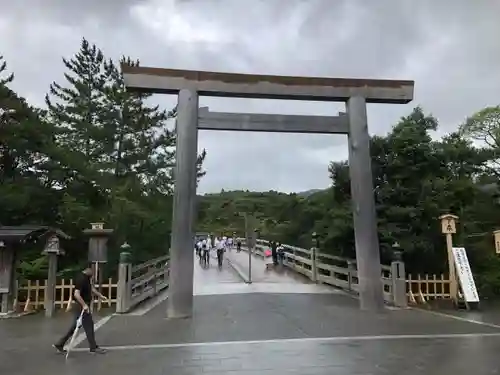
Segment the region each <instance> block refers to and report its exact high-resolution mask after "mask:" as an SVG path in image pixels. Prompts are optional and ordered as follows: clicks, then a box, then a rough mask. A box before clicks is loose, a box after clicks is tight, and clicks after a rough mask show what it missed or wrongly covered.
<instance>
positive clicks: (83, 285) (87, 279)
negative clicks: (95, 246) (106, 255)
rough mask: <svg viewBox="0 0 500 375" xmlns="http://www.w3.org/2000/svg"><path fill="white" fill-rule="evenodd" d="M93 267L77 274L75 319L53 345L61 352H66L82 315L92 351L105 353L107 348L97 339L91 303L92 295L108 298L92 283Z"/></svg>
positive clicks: (74, 291) (102, 298) (74, 301)
mask: <svg viewBox="0 0 500 375" xmlns="http://www.w3.org/2000/svg"><path fill="white" fill-rule="evenodd" d="M92 273H93V272H92V267H90V266H88V267H87V268H85V269H84V270H83V271H82V272H81V273H80V275H78V276H77V278H76V281H75V288H74V290H73V302H72V306H71V307H72V310H73V321H72V323H71V327H69V329H68V331H67V332H66V334H64V336H63V337H61V339H60V340H59V341H57V343H55V344H54V345H52V346H53V347H54V348H55V349H56V350H57V351H58V352H59V353H66V350H65V349H64V345H66V343H67V342H68V340H69V339H70V337H71V336H73V332H74V331H75V328H76V324H77V323H76V322H77V320H78V319H79V318H80V316H82V326H83V329H84V331H85V335H86V336H87V341H88V343H89V349H90V353H93V354H95V353H98V354H104V353H106V350H105V349H102V348H100V347H99V346H98V345H97V343H96V341H95V332H94V320H93V319H92V313H91V312H90V308H89V305H90V304H91V303H92V295H93V294H94V295H96V296H97V297H98V298H100V299H101V300H103V301H107V300H108V299H107V298H106V297H104V296H103V295H102V294H101V293H99V292H98V291H97V290H96V289H95V287H94V286H93V285H92Z"/></svg>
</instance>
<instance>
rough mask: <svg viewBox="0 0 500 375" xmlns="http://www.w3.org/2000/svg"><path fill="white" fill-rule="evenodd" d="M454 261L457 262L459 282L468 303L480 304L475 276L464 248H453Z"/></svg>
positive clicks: (456, 268)
mask: <svg viewBox="0 0 500 375" xmlns="http://www.w3.org/2000/svg"><path fill="white" fill-rule="evenodd" d="M452 250H453V259H454V260H455V270H456V271H455V272H456V275H457V276H458V281H459V282H460V286H461V287H462V291H463V293H464V299H465V301H466V302H479V294H478V293H477V289H476V283H475V282H474V276H473V275H472V271H471V268H470V264H469V259H468V258H467V252H466V251H465V248H464V247H453V248H452Z"/></svg>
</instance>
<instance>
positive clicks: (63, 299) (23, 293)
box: [15, 278, 117, 311]
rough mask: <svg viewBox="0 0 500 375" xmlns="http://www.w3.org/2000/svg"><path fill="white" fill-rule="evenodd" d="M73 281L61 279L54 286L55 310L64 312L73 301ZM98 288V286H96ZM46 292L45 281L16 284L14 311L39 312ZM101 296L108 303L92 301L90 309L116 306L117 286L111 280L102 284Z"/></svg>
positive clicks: (42, 306) (28, 281)
mask: <svg viewBox="0 0 500 375" xmlns="http://www.w3.org/2000/svg"><path fill="white" fill-rule="evenodd" d="M73 288H74V285H73V279H69V280H67V279H61V280H58V282H57V284H56V293H55V299H54V304H55V306H56V308H59V309H60V308H64V309H66V310H68V309H69V307H70V306H71V302H72V300H73V298H72V296H73ZM96 288H99V285H96ZM46 290H47V280H33V281H32V280H27V281H24V282H18V283H17V296H16V298H15V305H16V310H20V311H29V310H41V309H43V308H44V304H45V291H46ZM101 292H102V294H103V295H104V296H105V297H107V298H108V299H109V302H104V303H103V302H102V301H101V300H98V299H97V298H95V299H94V301H93V305H92V306H91V308H93V309H97V310H100V309H101V308H102V307H103V305H104V306H105V307H106V306H111V305H115V304H116V298H117V285H116V283H115V282H114V281H113V279H112V278H109V279H108V280H107V281H106V282H105V283H103V284H102V289H101Z"/></svg>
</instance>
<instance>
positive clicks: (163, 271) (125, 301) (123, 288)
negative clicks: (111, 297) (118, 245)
mask: <svg viewBox="0 0 500 375" xmlns="http://www.w3.org/2000/svg"><path fill="white" fill-rule="evenodd" d="M169 259H170V257H169V255H162V256H160V257H157V258H154V259H150V260H147V261H145V262H143V263H140V264H137V265H135V266H132V265H131V264H130V263H120V268H119V272H118V298H117V304H116V312H117V313H125V312H128V311H130V310H131V309H132V308H133V307H135V306H137V305H138V304H139V303H141V302H142V301H144V300H146V299H148V298H151V297H153V296H155V295H157V294H158V293H159V292H160V291H162V290H163V289H165V288H167V287H168V275H169V266H168V260H169Z"/></svg>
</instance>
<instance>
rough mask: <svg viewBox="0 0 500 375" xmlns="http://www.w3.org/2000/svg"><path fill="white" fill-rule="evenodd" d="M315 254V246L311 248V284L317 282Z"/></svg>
mask: <svg viewBox="0 0 500 375" xmlns="http://www.w3.org/2000/svg"><path fill="white" fill-rule="evenodd" d="M316 252H317V249H316V247H315V246H313V247H311V280H312V282H313V283H317V282H318V268H317V267H316Z"/></svg>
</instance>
